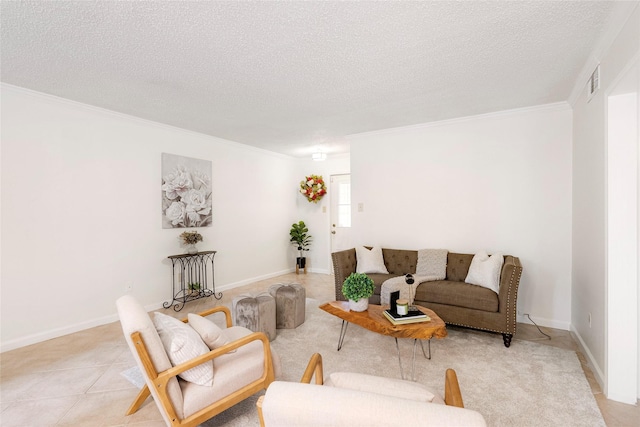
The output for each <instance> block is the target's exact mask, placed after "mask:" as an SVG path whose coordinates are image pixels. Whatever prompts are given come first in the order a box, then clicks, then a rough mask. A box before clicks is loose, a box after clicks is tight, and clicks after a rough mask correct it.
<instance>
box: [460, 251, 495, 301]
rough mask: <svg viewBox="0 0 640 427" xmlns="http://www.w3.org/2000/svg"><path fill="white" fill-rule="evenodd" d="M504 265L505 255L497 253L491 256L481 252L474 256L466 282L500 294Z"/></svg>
mask: <svg viewBox="0 0 640 427" xmlns="http://www.w3.org/2000/svg"><path fill="white" fill-rule="evenodd" d="M503 264H504V255H502V254H501V253H499V252H498V253H495V254H493V255H491V256H489V255H488V254H487V253H486V252H485V251H480V252H478V253H477V254H475V255H474V256H473V259H472V260H471V265H470V266H469V273H467V278H466V279H464V281H465V282H467V283H471V284H472V285H478V286H482V287H485V288H489V289H491V290H492V291H493V292H495V293H499V292H500V273H501V272H502V265H503Z"/></svg>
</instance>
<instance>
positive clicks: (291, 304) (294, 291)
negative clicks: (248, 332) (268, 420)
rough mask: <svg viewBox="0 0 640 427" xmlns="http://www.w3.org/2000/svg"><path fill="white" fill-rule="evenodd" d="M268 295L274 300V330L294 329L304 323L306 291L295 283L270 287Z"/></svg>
mask: <svg viewBox="0 0 640 427" xmlns="http://www.w3.org/2000/svg"><path fill="white" fill-rule="evenodd" d="M269 293H270V294H271V295H272V296H273V297H274V298H275V300H276V328H278V329H294V328H297V327H298V326H300V325H302V324H303V323H304V316H305V300H306V290H305V289H304V286H302V285H299V284H297V283H291V284H287V285H285V284H282V283H279V284H277V285H272V286H271V287H269Z"/></svg>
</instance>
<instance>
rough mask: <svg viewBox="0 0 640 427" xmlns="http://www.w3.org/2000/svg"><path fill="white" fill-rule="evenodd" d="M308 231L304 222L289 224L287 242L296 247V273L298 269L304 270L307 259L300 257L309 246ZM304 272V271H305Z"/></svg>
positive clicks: (309, 237)
mask: <svg viewBox="0 0 640 427" xmlns="http://www.w3.org/2000/svg"><path fill="white" fill-rule="evenodd" d="M308 232H309V229H308V228H307V226H306V225H305V223H304V221H299V222H298V223H295V222H294V223H293V224H291V230H289V236H290V237H291V239H290V240H289V241H290V242H291V243H292V244H294V245H296V246H297V247H298V258H296V273H298V271H300V269H301V268H302V269H304V268H305V267H306V265H307V259H306V258H305V257H304V256H302V254H303V252H304V251H308V250H309V249H308V246H309V245H311V236H310V235H308V234H307V233H308ZM305 271H306V270H305Z"/></svg>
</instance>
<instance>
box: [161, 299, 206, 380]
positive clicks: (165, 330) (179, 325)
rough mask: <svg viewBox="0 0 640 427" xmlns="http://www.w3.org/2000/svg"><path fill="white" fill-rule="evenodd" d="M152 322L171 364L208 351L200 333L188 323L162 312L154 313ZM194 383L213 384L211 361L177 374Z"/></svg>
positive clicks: (182, 361) (179, 362)
mask: <svg viewBox="0 0 640 427" xmlns="http://www.w3.org/2000/svg"><path fill="white" fill-rule="evenodd" d="M153 324H154V325H155V327H156V330H157V331H158V335H160V340H161V341H162V345H163V346H164V349H165V350H166V352H167V356H169V360H170V361H171V364H172V365H173V366H177V365H179V364H181V363H184V362H186V361H188V360H191V359H193V358H194V357H198V356H200V355H203V354H206V353H208V352H209V348H208V347H207V345H206V344H205V343H204V342H203V341H202V338H200V335H198V333H197V332H196V331H195V329H193V328H192V327H191V326H189V325H188V324H186V323H184V322H181V321H180V320H178V319H176V318H173V317H171V316H167V315H166V314H162V313H157V312H156V313H154V316H153ZM178 376H179V377H180V378H182V379H183V380H185V381H189V382H192V383H194V384H198V385H203V386H209V387H211V386H212V385H213V361H209V362H205V363H203V364H201V365H198V366H195V367H193V368H191V369H189V370H187V371H184V372H182V373H181V374H179V375H178Z"/></svg>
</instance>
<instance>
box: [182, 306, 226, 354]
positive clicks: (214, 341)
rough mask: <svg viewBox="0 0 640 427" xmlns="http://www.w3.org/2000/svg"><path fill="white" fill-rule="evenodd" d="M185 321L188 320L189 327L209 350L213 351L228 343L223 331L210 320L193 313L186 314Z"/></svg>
mask: <svg viewBox="0 0 640 427" xmlns="http://www.w3.org/2000/svg"><path fill="white" fill-rule="evenodd" d="M187 319H189V325H191V327H192V328H193V329H195V331H196V332H197V333H198V334H199V335H200V338H202V341H204V343H205V344H206V345H207V346H208V347H209V348H210V349H211V350H215V349H216V348H218V347H222V346H223V345H225V344H228V343H229V342H230V340H229V337H227V334H226V333H225V331H224V329H222V328H221V327H219V326H218V325H216V324H215V323H213V322H212V321H211V320H209V319H205V318H204V317H202V316H200V315H198V314H194V313H189V314H187Z"/></svg>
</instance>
